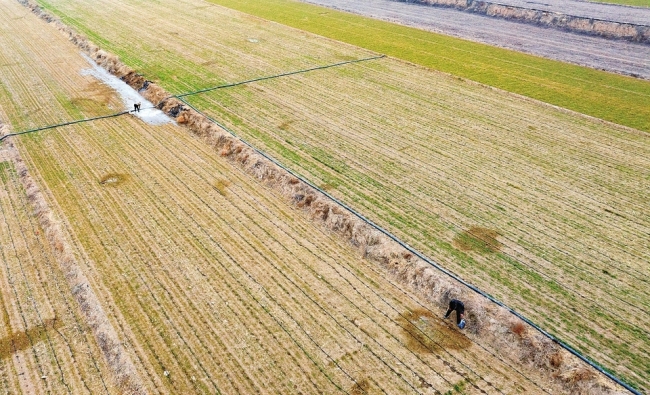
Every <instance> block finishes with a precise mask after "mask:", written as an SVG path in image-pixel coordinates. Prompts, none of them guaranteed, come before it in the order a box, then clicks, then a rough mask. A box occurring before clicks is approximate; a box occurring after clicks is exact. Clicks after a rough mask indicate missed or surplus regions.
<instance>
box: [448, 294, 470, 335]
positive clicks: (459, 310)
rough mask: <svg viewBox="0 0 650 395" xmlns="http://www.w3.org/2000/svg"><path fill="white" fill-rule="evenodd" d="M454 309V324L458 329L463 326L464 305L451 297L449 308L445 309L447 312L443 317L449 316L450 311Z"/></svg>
mask: <svg viewBox="0 0 650 395" xmlns="http://www.w3.org/2000/svg"><path fill="white" fill-rule="evenodd" d="M454 310H456V324H457V325H458V327H459V328H460V329H463V328H465V305H464V304H463V302H461V301H460V300H458V299H452V300H451V301H450V302H449V308H448V309H447V314H445V318H448V317H449V314H451V312H452V311H454Z"/></svg>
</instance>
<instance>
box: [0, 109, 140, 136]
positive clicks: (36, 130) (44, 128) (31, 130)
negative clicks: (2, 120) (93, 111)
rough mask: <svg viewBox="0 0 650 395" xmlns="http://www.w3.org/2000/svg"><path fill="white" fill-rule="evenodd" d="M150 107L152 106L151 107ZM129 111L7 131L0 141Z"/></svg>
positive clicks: (124, 112)
mask: <svg viewBox="0 0 650 395" xmlns="http://www.w3.org/2000/svg"><path fill="white" fill-rule="evenodd" d="M151 108H153V107H151ZM130 112H131V111H122V112H117V113H115V114H110V115H102V116H101V117H94V118H85V119H79V120H76V121H70V122H64V123H58V124H56V125H49V126H43V127H40V128H36V129H30V130H25V131H23V132H18V133H9V134H6V135H4V136H2V137H0V141H2V140H4V139H6V138H7V137H11V136H18V135H21V134H27V133H34V132H39V131H41V130H47V129H54V128H58V127H61V126H67V125H74V124H76V123H84V122H90V121H96V120H98V119H106V118H114V117H119V116H120V115H125V114H129V113H130Z"/></svg>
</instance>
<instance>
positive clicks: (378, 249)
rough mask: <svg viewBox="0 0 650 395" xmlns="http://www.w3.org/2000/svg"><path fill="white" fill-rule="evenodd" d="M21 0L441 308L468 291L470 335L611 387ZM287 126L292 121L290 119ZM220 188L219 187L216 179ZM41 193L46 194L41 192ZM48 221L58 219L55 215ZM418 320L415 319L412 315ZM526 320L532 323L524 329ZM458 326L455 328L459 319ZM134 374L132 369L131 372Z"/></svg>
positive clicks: (118, 354)
mask: <svg viewBox="0 0 650 395" xmlns="http://www.w3.org/2000/svg"><path fill="white" fill-rule="evenodd" d="M18 1H20V2H21V3H22V4H25V5H26V6H28V7H30V8H32V10H33V11H34V12H35V13H36V14H37V15H40V16H41V17H42V18H43V19H45V20H47V21H49V22H55V23H56V26H57V27H58V28H59V29H60V30H61V31H62V32H64V33H65V34H67V35H68V36H69V38H70V40H71V41H72V42H74V43H75V44H76V45H77V46H78V47H79V48H81V49H82V50H83V51H84V52H86V53H87V54H88V55H89V56H91V58H92V59H94V60H95V62H97V64H98V65H100V66H102V67H104V68H105V69H107V70H108V71H109V72H111V73H112V74H114V75H116V76H118V77H120V78H122V79H123V80H124V81H125V82H127V83H128V84H129V85H131V86H132V87H133V88H135V89H137V90H139V91H140V92H141V94H142V95H143V96H144V97H145V98H146V99H148V100H150V101H151V102H152V103H156V106H157V107H158V108H159V109H161V110H162V111H164V112H165V113H166V114H168V115H170V116H171V117H173V118H175V119H176V120H177V122H178V123H180V124H182V125H184V126H186V127H187V128H188V129H189V130H190V131H191V132H192V133H193V134H194V135H196V136H197V137H199V138H201V139H202V140H203V141H204V142H205V143H206V144H208V145H209V146H211V147H212V148H213V149H214V150H215V152H217V153H219V155H221V156H222V157H224V158H227V159H228V160H229V161H231V163H233V164H234V165H236V166H239V167H240V168H241V169H243V170H244V171H245V172H247V173H248V174H250V175H252V176H253V177H255V178H257V179H258V180H259V181H260V182H262V183H263V184H265V185H267V186H268V187H270V188H272V189H274V190H275V191H277V192H279V193H280V194H281V195H282V196H283V197H284V198H285V199H286V201H287V202H289V203H290V204H293V205H294V206H295V207H297V208H300V209H301V210H303V211H304V212H305V213H306V214H307V215H308V216H309V217H310V218H311V219H312V220H313V221H314V222H316V223H319V224H321V225H322V226H323V227H325V228H326V229H328V230H329V231H331V232H333V233H336V234H337V235H339V236H340V237H342V238H344V239H345V240H347V241H348V242H349V244H350V245H351V246H352V247H353V248H355V249H357V250H358V251H359V252H360V253H361V255H362V256H363V257H364V258H366V259H368V260H370V261H372V262H375V263H377V264H379V265H380V266H382V267H384V268H385V269H386V270H387V271H388V272H389V273H390V275H391V276H392V277H393V278H395V279H396V280H397V281H399V282H401V283H402V284H405V285H407V286H409V287H410V288H411V289H413V290H414V291H415V292H417V293H419V294H420V295H422V296H423V297H424V298H426V299H427V300H429V301H430V302H431V303H433V304H434V305H435V306H437V308H438V309H439V311H440V312H443V311H445V310H446V308H447V305H448V303H449V301H450V300H451V299H452V298H458V299H462V300H463V301H464V302H465V307H466V315H467V318H468V319H467V327H466V329H465V333H467V336H468V338H471V337H475V338H476V339H478V338H479V337H480V339H481V340H480V341H481V343H484V344H490V345H491V346H492V347H493V348H494V349H495V350H497V351H498V352H499V353H500V354H502V355H503V356H504V357H507V358H508V359H510V360H512V361H517V362H519V363H521V364H523V365H525V366H528V367H530V368H535V369H539V370H540V371H541V372H542V373H543V374H545V375H546V376H547V377H548V378H549V381H552V380H553V379H555V380H556V383H557V384H559V385H560V386H562V387H563V388H564V389H567V390H569V391H574V390H579V391H582V390H583V389H584V388H590V389H591V390H594V389H595V388H598V389H599V391H600V392H598V393H612V391H613V390H612V385H611V384H610V383H609V382H606V381H603V380H602V377H603V376H601V375H598V374H596V373H595V371H593V369H591V368H587V367H585V365H584V363H582V362H581V361H579V360H578V359H577V358H576V357H573V356H572V355H570V354H569V353H568V352H567V351H565V350H564V349H562V348H561V347H560V346H559V345H557V344H555V343H554V342H553V341H551V340H550V339H548V338H546V337H544V336H542V335H541V334H540V333H539V332H537V331H535V330H532V328H529V327H528V325H527V324H526V323H524V322H520V323H517V322H516V321H517V320H518V319H515V320H514V321H515V322H513V318H512V317H513V316H512V314H511V313H510V312H508V311H507V310H505V309H504V308H502V307H499V306H497V305H496V304H494V303H492V302H490V301H489V300H488V299H486V298H484V297H483V296H481V295H479V294H476V293H473V292H470V291H469V289H468V288H467V287H464V286H463V285H462V284H460V283H458V282H457V281H455V280H454V279H452V278H450V277H449V276H447V275H446V274H444V273H442V272H440V271H439V270H437V269H435V268H434V267H433V266H432V265H431V264H429V263H428V262H425V261H423V260H421V259H419V258H418V257H416V256H415V255H414V254H413V253H411V252H410V251H408V250H407V249H405V248H404V247H403V246H402V245H400V244H398V243H397V242H396V241H394V240H392V239H391V238H389V237H388V236H387V235H385V234H383V233H381V232H379V231H378V230H377V229H375V228H374V227H372V226H370V225H369V224H368V223H366V222H365V221H364V220H362V219H361V218H359V217H357V216H356V215H355V214H353V213H352V212H350V211H348V210H347V209H345V208H343V207H342V206H341V205H340V204H338V203H337V202H335V201H333V200H332V199H330V198H329V197H327V196H326V195H324V194H323V193H321V192H320V191H318V190H316V189H313V188H312V187H311V186H309V185H308V184H306V183H304V182H302V181H301V180H299V179H297V178H296V177H295V176H293V175H292V174H290V173H289V172H288V171H286V170H285V169H283V168H281V167H279V166H277V165H275V164H274V163H273V162H271V161H270V160H268V159H267V158H265V157H264V156H263V155H261V154H260V153H258V152H257V151H255V150H254V149H253V148H251V147H249V146H248V145H246V144H245V143H243V142H242V141H241V140H239V139H238V138H236V137H234V136H233V135H231V134H230V133H228V132H227V131H226V130H224V129H222V128H221V127H219V126H217V125H215V124H214V123H212V122H211V121H210V120H209V119H207V118H206V117H204V116H203V115H201V114H199V113H197V112H196V111H194V110H192V109H191V108H189V107H188V106H187V105H185V103H183V102H181V101H180V100H178V99H176V98H173V97H171V95H170V94H169V93H168V92H166V91H165V90H164V89H162V88H161V87H159V86H157V85H156V84H155V83H152V82H150V81H147V80H145V79H144V77H142V76H140V75H138V74H137V73H136V72H135V71H134V70H132V69H130V68H128V67H127V66H125V65H124V64H122V63H121V62H120V61H119V59H118V58H117V57H116V56H114V55H111V54H108V53H106V52H105V51H103V50H100V49H99V48H98V47H97V46H96V45H94V44H92V43H90V42H89V41H88V40H86V39H85V38H84V37H83V36H80V35H77V34H76V33H74V32H73V31H72V29H70V28H68V27H66V26H64V25H63V24H61V23H60V22H58V21H55V20H54V19H48V18H50V17H49V16H47V15H46V14H44V13H42V11H40V9H39V8H38V6H35V5H33V3H32V2H31V0H18ZM281 126H283V127H289V124H286V125H281ZM25 171H26V170H25ZM217 189H219V187H218V186H217ZM37 199H42V197H40V198H37ZM39 207H40V206H39ZM44 210H46V209H44ZM48 212H49V211H48ZM46 217H47V218H49V217H48V216H46ZM42 221H43V223H44V225H43V228H44V229H48V228H49V227H50V225H45V222H46V220H45V219H43V220H42ZM47 221H48V222H51V223H54V221H53V220H50V219H48V220H47ZM51 228H52V229H58V228H57V225H55V224H54V225H51ZM50 233H51V234H52V235H55V236H52V238H53V242H56V240H55V239H59V238H62V236H61V235H59V233H60V231H58V230H56V231H52V230H50ZM498 235H499V234H498V232H497V231H495V230H491V229H486V228H481V227H472V228H470V229H469V230H467V231H466V232H463V233H462V234H461V235H459V236H458V240H455V245H456V246H457V248H459V249H466V248H467V249H469V250H475V251H479V252H484V253H494V252H498V251H499V250H500V248H501V244H500V243H499V241H498V240H497V237H498ZM63 250H64V252H63V254H62V259H63V258H65V259H64V261H65V264H64V265H67V266H66V267H67V270H68V271H69V272H70V281H71V284H76V285H74V286H73V289H74V292H75V295H76V296H77V298H78V301H79V303H80V304H81V305H82V309H84V311H86V312H87V316H88V319H89V321H91V322H94V323H95V324H94V325H95V326H94V327H95V328H97V330H96V337H97V339H98V341H99V342H100V343H101V345H102V347H103V348H102V349H103V350H106V351H105V353H106V356H107V358H108V359H109V361H110V362H111V363H112V364H113V365H111V366H114V368H115V370H116V373H117V375H118V377H120V378H121V379H122V380H124V381H125V382H132V383H133V386H134V387H133V388H134V393H143V392H144V390H143V389H142V387H141V386H140V384H139V383H140V381H139V380H138V379H137V377H135V373H134V372H135V371H134V370H133V367H132V365H131V364H130V361H128V357H126V356H125V355H124V354H123V353H122V348H121V347H120V346H119V343H117V337H116V336H115V335H114V332H113V331H112V328H110V327H109V325H108V323H107V322H106V321H105V319H106V318H105V315H104V313H103V311H101V306H99V304H98V302H97V301H96V297H95V296H94V294H93V293H92V291H91V290H90V288H89V285H88V284H87V281H86V280H85V278H83V277H82V276H83V274H81V273H80V272H79V269H78V268H77V267H76V265H75V264H74V262H73V258H72V256H71V254H70V253H69V252H68V249H67V248H65V247H63ZM94 306H96V307H94ZM432 319H433V318H432ZM412 324H413V322H411V325H412ZM522 326H523V327H525V328H527V329H525V330H524V329H521V327H522ZM452 329H453V330H454V331H455V330H456V329H455V327H454V328H452ZM454 333H455V332H454ZM576 369H584V370H585V371H589V372H591V373H590V374H587V373H580V372H582V371H581V370H576ZM131 374H133V375H132V376H131ZM357 384H358V386H356V385H355V387H354V388H352V389H351V391H353V392H354V391H357V392H358V391H363V390H365V388H364V386H366V384H364V382H363V380H362V381H361V382H360V383H357Z"/></svg>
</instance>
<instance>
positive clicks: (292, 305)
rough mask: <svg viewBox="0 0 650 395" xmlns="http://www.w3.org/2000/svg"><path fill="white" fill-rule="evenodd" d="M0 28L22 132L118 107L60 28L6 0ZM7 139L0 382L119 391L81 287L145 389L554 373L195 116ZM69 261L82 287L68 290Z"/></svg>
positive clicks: (259, 388)
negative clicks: (492, 340) (214, 142)
mask: <svg viewBox="0 0 650 395" xmlns="http://www.w3.org/2000/svg"><path fill="white" fill-rule="evenodd" d="M0 27H1V28H2V31H3V34H2V35H0V46H1V47H2V48H3V51H2V52H1V53H0V65H1V67H2V68H1V70H2V72H1V73H0V83H1V86H2V90H3V95H1V96H0V120H1V121H2V122H3V123H6V124H8V125H10V126H11V129H12V131H20V130H23V129H26V128H29V127H34V126H42V125H47V124H52V123H56V122H61V121H69V120H73V119H79V118H83V117H89V116H94V115H102V114H107V113H111V112H116V111H119V110H120V105H121V104H120V102H119V99H118V98H117V97H116V96H115V94H114V93H113V92H112V91H110V90H108V89H107V88H106V87H105V86H103V85H101V84H98V83H97V81H95V80H94V79H93V78H92V77H90V76H83V75H82V74H81V71H82V70H83V69H87V68H88V67H89V66H88V64H87V63H86V61H85V60H84V59H83V58H82V57H81V55H80V54H79V53H78V50H77V49H76V48H75V47H74V46H73V45H72V44H71V43H69V42H68V41H67V40H66V39H65V37H64V36H63V35H61V34H59V32H57V30H56V29H55V28H54V27H53V26H51V25H47V24H46V23H44V22H43V21H41V20H39V19H37V18H36V17H35V16H34V15H32V14H31V13H29V12H27V10H26V9H25V8H22V7H21V6H20V5H19V4H18V3H17V2H13V1H3V2H0ZM18 32H20V34H18ZM11 141H13V142H15V144H16V145H17V146H18V150H15V149H13V148H12V147H10V146H9V145H8V143H7V142H4V143H2V146H0V149H1V150H0V175H1V181H2V189H1V190H0V207H1V208H2V211H1V212H0V218H1V221H0V236H1V238H0V240H2V256H1V259H0V262H1V267H0V297H1V298H2V306H3V317H4V325H3V327H2V331H3V333H2V334H1V336H2V339H0V342H2V343H0V344H2V349H1V350H2V358H1V359H0V370H1V372H0V374H1V376H0V377H2V380H0V386H1V387H0V388H1V390H0V392H3V393H66V392H68V393H73V394H80V393H92V394H96V393H123V392H124V391H122V390H121V388H122V387H119V386H118V384H119V383H121V382H122V381H120V379H118V378H117V377H116V375H117V374H118V373H119V369H118V368H116V367H115V360H113V359H111V358H109V357H107V356H106V355H107V352H106V350H105V349H104V348H103V347H98V345H97V344H96V343H97V339H98V335H97V328H95V327H94V326H93V327H92V328H88V324H87V323H88V321H89V320H90V321H91V322H94V321H93V319H94V318H93V316H92V314H90V315H89V314H88V309H89V306H86V305H83V304H80V303H79V300H78V298H79V296H78V295H79V294H80V293H84V292H85V293H92V294H93V295H96V302H97V303H98V304H101V306H99V307H98V306H90V308H91V310H92V311H99V310H103V313H102V314H105V316H106V320H107V324H106V325H107V326H109V327H110V328H112V329H111V330H112V331H114V333H115V336H117V337H118V338H119V339H120V341H121V343H120V344H119V345H116V347H117V348H119V349H120V350H121V351H120V352H121V353H122V358H123V359H122V360H121V361H122V362H123V363H126V362H124V361H126V360H128V361H129V362H128V363H129V364H131V363H132V365H133V366H134V369H133V371H129V375H130V380H131V382H132V383H139V384H141V385H142V387H141V391H139V392H138V393H174V394H178V393H222V394H230V393H246V394H251V393H264V394H266V393H282V394H286V393H303V394H307V393H327V394H330V393H337V392H342V393H348V394H361V393H368V394H374V393H384V394H402V393H423V394H426V393H453V392H463V393H467V394H479V393H481V394H486V393H487V394H498V393H531V394H536V393H545V392H548V391H556V392H557V391H561V390H562V388H561V387H558V384H557V383H556V382H554V381H552V380H551V379H550V378H549V377H545V376H544V375H543V374H542V373H540V371H537V370H534V369H530V368H527V367H525V366H516V364H515V363H513V362H512V361H507V360H505V359H504V357H502V356H500V355H499V351H498V350H496V349H495V347H494V345H491V344H483V343H485V342H481V339H480V338H478V337H477V336H475V335H472V334H471V333H468V334H463V333H462V332H460V331H458V330H457V329H456V328H454V326H453V325H452V324H450V323H448V322H444V321H442V320H441V315H442V314H443V312H442V311H439V309H438V308H437V307H435V308H434V307H432V306H431V305H430V304H428V303H427V302H425V300H424V299H420V298H419V297H418V296H417V295H415V294H413V293H411V292H410V291H409V290H408V289H407V288H404V287H403V286H401V285H400V284H397V283H396V282H395V281H394V280H393V279H392V278H391V277H390V276H388V275H387V273H385V272H384V271H382V270H380V269H379V268H378V267H376V266H374V265H373V264H372V263H371V262H368V261H367V260H364V259H363V257H361V256H359V255H358V254H357V253H356V252H355V251H354V250H353V249H351V248H350V247H349V246H348V245H346V244H345V242H344V241H343V240H341V239H339V238H338V237H337V236H336V235H333V234H331V233H329V232H327V231H325V230H324V229H323V228H322V227H320V226H318V225H317V224H314V223H313V222H312V221H311V220H310V219H309V218H308V217H307V216H306V215H305V214H304V213H303V212H302V211H301V210H297V209H294V208H292V207H291V206H290V205H288V204H287V202H286V201H285V200H284V199H283V198H282V197H281V196H279V194H278V193H277V192H276V191H274V190H271V189H268V188H266V187H265V186H263V184H261V183H260V182H259V181H257V180H256V179H255V178H253V177H251V176H250V175H248V174H246V173H244V172H243V171H241V170H238V167H236V166H233V164H232V163H230V162H229V161H228V160H227V159H226V158H223V157H221V156H219V155H218V154H217V153H216V152H214V151H213V150H212V148H210V147H209V146H208V145H206V144H205V143H203V142H202V141H201V140H199V139H197V138H194V137H192V136H191V134H190V133H189V132H188V131H187V129H185V128H182V127H180V126H177V125H175V124H167V125H163V126H151V125H147V124H145V123H143V122H142V121H141V120H139V119H137V118H135V117H132V116H130V115H126V116H122V117H119V118H114V119H110V120H102V121H96V122H92V123H86V124H80V125H75V126H68V127H63V128H58V129H52V130H47V131H43V132H40V133H38V134H30V135H24V136H20V137H12V138H11ZM18 154H19V155H20V157H22V160H24V164H26V166H27V167H26V169H25V170H24V171H23V170H20V169H18V170H16V169H17V168H16V166H19V165H20V166H24V165H22V161H21V160H20V159H17V158H15V157H13V156H14V155H18ZM28 174H31V178H33V179H34V180H35V181H36V184H37V185H38V187H39V188H40V190H41V192H39V193H36V192H35V189H36V187H35V186H31V184H29V182H30V181H26V180H27V177H28ZM25 185H30V186H29V187H28V188H27V190H25ZM30 199H31V200H30ZM34 200H37V201H34ZM40 200H42V202H41V201H40ZM45 205H47V207H49V210H51V211H52V212H53V213H54V217H56V218H58V222H59V223H60V226H53V227H50V226H49V225H48V226H46V227H44V223H45V221H44V220H43V218H42V216H41V215H40V214H38V213H34V210H35V208H37V209H39V210H44V209H45V207H46V206H45ZM37 214H38V215H37ZM39 221H40V222H39ZM53 229H58V231H57V232H59V233H60V234H58V235H54V236H53V233H55V232H54V230H53ZM45 235H46V236H47V237H45ZM8 240H11V242H8ZM53 240H54V242H53ZM57 243H62V244H64V245H58V244H57ZM51 249H54V250H55V251H58V252H55V253H53V252H52V251H50V250H51ZM68 250H69V252H70V255H71V258H70V259H69V260H68V261H67V262H68V263H65V262H62V259H61V255H62V253H61V251H68ZM69 261H74V262H76V264H77V265H78V269H79V271H80V272H83V275H84V276H85V277H86V278H87V279H88V281H87V285H85V289H83V290H81V289H77V288H73V289H70V286H69V284H70V282H71V281H72V280H71V278H70V276H69V273H70V271H69V270H68V269H69V267H67V266H66V265H68V266H69ZM64 263H65V264H64ZM77 276H81V275H79V274H78V275H77ZM75 298H77V299H75ZM86 300H92V298H90V297H89V299H86ZM100 307H101V308H100ZM96 314H99V313H96ZM55 317H56V320H54V318H55ZM100 329H101V328H100ZM102 333H109V334H110V333H112V332H111V331H109V330H106V331H104V332H102ZM93 334H94V335H95V336H93ZM504 336H515V335H514V334H504ZM513 339H514V338H513ZM100 343H102V342H101V339H100ZM102 344H103V343H102ZM100 348H101V350H100ZM127 365H128V364H127ZM127 370H128V369H127ZM40 376H46V378H45V379H41V378H40ZM448 391H450V392H448Z"/></svg>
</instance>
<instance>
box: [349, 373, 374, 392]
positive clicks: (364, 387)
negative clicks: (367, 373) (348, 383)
mask: <svg viewBox="0 0 650 395" xmlns="http://www.w3.org/2000/svg"><path fill="white" fill-rule="evenodd" d="M369 389H370V382H369V381H368V379H367V378H365V377H364V378H362V379H361V380H359V381H357V382H355V383H354V385H353V386H352V388H351V389H350V394H351V395H362V394H367V393H368V390H369Z"/></svg>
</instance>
